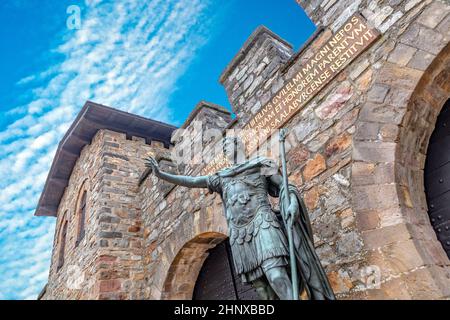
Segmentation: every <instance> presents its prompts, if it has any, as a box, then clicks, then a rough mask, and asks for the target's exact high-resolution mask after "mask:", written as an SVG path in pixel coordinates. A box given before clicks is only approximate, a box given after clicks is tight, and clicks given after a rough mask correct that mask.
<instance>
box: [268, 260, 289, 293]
mask: <svg viewBox="0 0 450 320" xmlns="http://www.w3.org/2000/svg"><path fill="white" fill-rule="evenodd" d="M264 272H265V274H266V277H267V279H268V280H269V284H270V286H271V287H272V289H273V290H274V291H275V293H276V294H277V296H278V297H279V298H280V299H281V300H291V299H292V285H291V279H290V278H289V275H288V272H287V269H286V267H274V268H270V269H268V270H265V271H264Z"/></svg>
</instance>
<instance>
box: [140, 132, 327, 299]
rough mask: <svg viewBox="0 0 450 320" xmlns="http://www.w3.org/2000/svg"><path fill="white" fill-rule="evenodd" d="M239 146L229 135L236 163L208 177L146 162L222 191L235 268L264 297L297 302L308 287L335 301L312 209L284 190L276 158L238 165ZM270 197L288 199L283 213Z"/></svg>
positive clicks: (292, 190) (180, 179) (183, 181)
mask: <svg viewBox="0 0 450 320" xmlns="http://www.w3.org/2000/svg"><path fill="white" fill-rule="evenodd" d="M239 147H240V140H239V139H238V138H225V139H224V143H223V151H224V154H225V155H226V156H227V158H228V159H229V161H230V162H231V163H232V164H235V165H232V166H231V167H229V168H226V169H222V170H220V171H218V172H217V173H215V174H212V175H209V176H198V177H190V176H181V175H174V174H170V173H166V172H163V171H161V170H160V168H159V166H158V163H157V161H156V160H155V159H154V158H152V157H149V158H148V159H147V166H148V167H150V168H151V169H152V171H153V172H154V174H155V175H156V176H157V177H158V178H160V179H163V180H166V181H168V182H171V183H174V184H177V185H180V186H185V187H188V188H208V189H209V191H210V192H217V193H219V194H220V196H221V198H222V202H223V207H224V212H225V215H226V220H227V223H228V235H229V241H230V246H231V251H232V257H233V261H234V266H235V269H236V271H237V273H238V275H239V276H240V277H241V279H242V281H243V282H244V283H251V284H252V286H253V287H254V288H255V289H256V291H257V293H258V295H259V296H260V298H261V299H264V300H274V299H282V300H290V299H294V300H298V299H300V296H299V293H300V294H301V293H302V292H303V291H304V292H305V293H306V294H307V296H308V298H309V299H313V300H334V299H335V297H334V294H333V291H332V289H331V287H330V284H329V282H328V279H327V276H326V274H325V271H324V270H323V268H322V265H321V264H320V261H319V258H318V257H317V255H316V253H315V250H314V245H313V234H312V230H311V225H310V221H309V217H308V213H307V211H306V208H305V206H304V204H303V201H302V198H301V197H300V194H299V192H298V190H297V188H296V187H295V186H294V185H292V184H289V185H288V187H287V189H289V192H288V193H285V192H286V191H285V190H286V187H284V186H283V178H285V181H284V182H285V183H284V185H287V177H286V174H285V172H284V174H285V176H284V177H282V175H280V174H279V172H278V170H277V166H276V164H275V162H274V161H272V160H270V159H268V158H265V157H256V158H253V159H251V160H248V161H245V162H244V163H241V164H236V160H237V152H238V150H242V148H241V149H240V148H239ZM283 151H284V150H283ZM282 160H284V161H285V159H284V157H282ZM269 195H270V196H273V197H280V199H284V200H283V201H280V210H279V211H275V210H274V209H273V208H272V206H271V205H270V202H269ZM292 267H294V268H292ZM293 272H294V273H295V274H292V273H293ZM297 273H298V275H297ZM291 279H293V280H294V281H295V283H294V282H293V281H292V280H291ZM295 279H298V280H295Z"/></svg>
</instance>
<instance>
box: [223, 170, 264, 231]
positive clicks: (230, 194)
mask: <svg viewBox="0 0 450 320" xmlns="http://www.w3.org/2000/svg"><path fill="white" fill-rule="evenodd" d="M266 183H267V182H266V178H265V177H264V176H261V174H260V173H259V172H256V173H243V174H242V175H238V176H235V177H230V178H225V180H224V186H225V188H224V189H225V190H224V191H225V192H224V200H225V201H226V211H227V212H226V215H227V216H226V217H227V220H228V223H229V224H230V225H231V226H236V227H241V226H245V225H247V224H248V223H250V222H251V221H253V219H254V218H255V216H256V215H257V213H258V212H259V211H260V210H261V208H269V209H270V204H269V200H268V198H267V192H266Z"/></svg>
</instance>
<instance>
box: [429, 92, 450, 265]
mask: <svg viewBox="0 0 450 320" xmlns="http://www.w3.org/2000/svg"><path fill="white" fill-rule="evenodd" d="M425 192H426V197H427V203H428V214H429V216H430V221H431V225H432V226H433V228H434V230H435V232H436V235H437V238H438V239H439V241H440V242H441V244H442V246H443V247H444V250H445V251H446V252H447V255H448V256H449V258H450V100H448V101H447V103H446V104H445V106H444V108H443V109H442V111H441V113H440V115H439V117H438V120H437V122H436V127H435V129H434V132H433V134H432V135H431V138H430V143H429V146H428V151H427V158H426V163H425Z"/></svg>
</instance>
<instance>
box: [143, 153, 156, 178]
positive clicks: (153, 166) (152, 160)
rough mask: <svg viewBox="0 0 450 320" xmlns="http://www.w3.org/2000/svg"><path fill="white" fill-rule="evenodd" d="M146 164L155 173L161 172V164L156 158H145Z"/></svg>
mask: <svg viewBox="0 0 450 320" xmlns="http://www.w3.org/2000/svg"><path fill="white" fill-rule="evenodd" d="M145 166H146V167H148V168H150V169H151V170H152V172H153V173H154V174H158V173H159V164H158V161H156V159H155V158H153V157H151V156H150V157H148V158H147V159H145Z"/></svg>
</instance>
